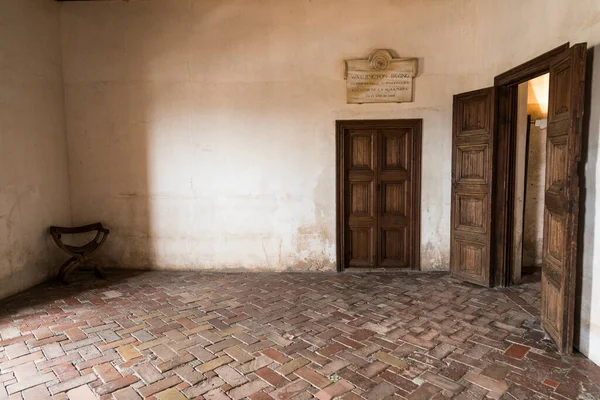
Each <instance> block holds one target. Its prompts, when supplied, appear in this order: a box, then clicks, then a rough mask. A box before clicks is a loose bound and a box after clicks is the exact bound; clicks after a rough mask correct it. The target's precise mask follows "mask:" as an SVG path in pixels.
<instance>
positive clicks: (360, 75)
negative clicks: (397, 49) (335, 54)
mask: <svg viewBox="0 0 600 400" xmlns="http://www.w3.org/2000/svg"><path fill="white" fill-rule="evenodd" d="M416 75H417V59H416V58H393V57H392V54H391V53H390V52H389V51H388V50H375V51H374V52H373V53H371V55H369V57H368V58H367V59H361V60H346V99H347V102H348V104H361V103H403V102H410V101H412V99H413V78H414V77H415V76H416Z"/></svg>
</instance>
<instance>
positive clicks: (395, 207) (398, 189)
mask: <svg viewBox="0 0 600 400" xmlns="http://www.w3.org/2000/svg"><path fill="white" fill-rule="evenodd" d="M415 136H416V133H415V129H413V128H412V127H407V128H400V127H398V128H394V129H380V130H379V131H378V136H377V139H378V143H377V144H378V150H379V157H378V161H379V162H378V164H377V196H378V203H379V207H378V209H377V217H378V226H377V232H378V234H377V255H378V266H380V267H387V268H408V267H411V262H413V261H414V258H415V255H413V254H412V252H414V251H419V249H415V248H414V246H413V244H412V243H411V238H413V237H415V235H418V234H419V233H418V231H417V232H415V229H417V226H418V224H417V223H416V221H414V217H413V216H414V215H415V213H414V212H413V208H414V207H418V205H417V204H414V202H413V198H414V191H415V190H417V188H416V187H415V185H414V183H415V180H416V178H415V175H416V173H415V170H416V169H417V168H418V166H417V165H415V163H414V162H413V160H414V155H413V152H414V151H415V148H414V146H412V144H413V143H414V141H415Z"/></svg>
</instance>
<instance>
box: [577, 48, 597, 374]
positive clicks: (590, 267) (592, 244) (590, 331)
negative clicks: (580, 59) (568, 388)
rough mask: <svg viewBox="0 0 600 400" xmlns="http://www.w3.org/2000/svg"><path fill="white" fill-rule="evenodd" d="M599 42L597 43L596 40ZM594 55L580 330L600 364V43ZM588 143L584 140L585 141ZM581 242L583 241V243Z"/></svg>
mask: <svg viewBox="0 0 600 400" xmlns="http://www.w3.org/2000/svg"><path fill="white" fill-rule="evenodd" d="M596 44H597V43H596ZM590 55H591V56H592V57H593V60H594V65H593V70H592V71H591V73H590V74H589V75H590V76H591V85H590V88H589V89H590V93H589V95H588V96H589V97H590V104H591V107H590V109H589V120H588V121H586V124H589V126H588V129H587V130H588V132H589V135H588V138H587V141H588V143H587V154H586V153H584V155H583V162H584V171H585V179H584V182H583V185H582V186H583V191H582V192H581V194H582V196H583V197H584V205H583V208H582V209H581V210H580V212H583V218H582V219H583V226H580V229H581V230H582V231H583V249H582V254H583V261H582V265H581V266H582V271H580V274H581V286H582V290H581V298H580V299H578V302H577V304H578V305H579V304H580V307H579V309H580V321H581V322H580V332H579V338H578V342H579V343H578V348H579V350H580V351H581V352H582V353H583V354H585V355H586V356H587V357H588V358H590V359H591V360H592V361H594V362H595V363H596V364H598V365H600V196H599V194H600V193H599V191H598V189H597V188H598V187H600V162H599V160H598V150H599V145H600V143H599V137H600V45H598V44H597V45H596V46H595V47H594V48H593V49H592V50H591V51H590V52H588V57H589V56H590ZM584 143H585V141H584ZM580 243H581V242H580Z"/></svg>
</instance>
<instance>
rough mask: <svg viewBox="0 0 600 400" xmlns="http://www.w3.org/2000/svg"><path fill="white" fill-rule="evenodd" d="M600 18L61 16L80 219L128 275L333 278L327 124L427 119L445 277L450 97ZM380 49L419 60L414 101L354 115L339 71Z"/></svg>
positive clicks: (317, 11) (86, 5)
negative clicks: (106, 231)
mask: <svg viewBox="0 0 600 400" xmlns="http://www.w3.org/2000/svg"><path fill="white" fill-rule="evenodd" d="M599 8H600V5H599V4H598V2H597V1H595V0H583V1H578V2H577V5H576V6H574V5H573V4H571V3H570V2H564V1H562V0H554V1H552V2H550V3H549V2H546V1H541V0H538V1H529V2H521V1H520V0H511V1H503V2H496V1H491V0H487V1H480V0H452V1H434V0H427V1H421V0H419V1H416V0H397V1H389V0H372V1H368V2H366V1H362V0H330V1H309V0H298V1H281V0H262V1H259V0H255V1H248V0H225V1H223V0H218V1H217V0H204V1H201V0H198V1H194V0H178V1H168V0H147V1H130V2H74V3H66V4H63V6H62V23H63V25H62V34H63V35H62V39H63V55H64V76H65V83H66V99H67V100H66V110H67V119H68V136H69V152H70V157H71V160H72V163H71V180H72V184H73V191H72V193H73V194H72V203H73V216H74V219H75V221H76V222H89V221H93V220H103V221H105V222H107V223H108V224H109V225H110V226H111V227H112V228H113V231H114V235H113V237H112V238H111V240H109V242H108V248H107V252H108V253H109V254H112V255H113V258H114V260H116V261H117V262H118V263H119V264H120V265H123V266H128V267H140V268H146V267H151V266H152V267H161V268H196V267H219V268H230V267H247V268H270V269H282V268H299V269H306V268H318V269H328V270H333V268H334V262H335V195H334V186H335V171H334V166H335V157H334V152H335V150H334V149H335V142H334V121H335V120H336V119H348V118H423V119H424V126H423V129H424V130H423V189H422V199H423V204H422V210H423V215H422V238H421V241H422V250H421V252H422V267H423V269H446V268H447V267H448V259H449V232H450V146H451V105H452V95H453V94H455V93H459V92H463V91H467V90H472V89H477V88H480V87H484V86H489V85H491V84H492V82H493V77H494V76H495V75H496V74H498V73H500V72H503V71H504V70H506V69H508V68H510V67H513V66H515V65H517V64H519V63H521V62H524V61H526V60H528V59H530V58H532V57H533V56H536V55H538V54H540V53H541V52H544V51H547V50H549V49H551V48H553V47H555V46H557V45H559V44H561V43H563V42H565V41H568V40H570V41H572V42H576V41H583V40H589V41H591V42H594V41H598V40H599V37H600V32H599V29H598V25H599V24H598V19H597V11H598V9H599ZM534 13H535V14H536V15H539V18H536V21H538V22H537V23H536V22H534V23H532V22H531V21H530V18H529V16H530V15H532V14H534ZM490 21H494V23H490ZM519 22H522V24H519ZM524 37H527V38H528V39H527V40H523V38H524ZM507 43H510V46H507ZM375 48H389V49H392V50H394V51H396V52H397V53H398V54H399V55H400V56H415V57H419V58H420V73H419V76H418V77H417V79H416V81H415V90H416V92H415V101H414V103H411V104H390V105H346V104H345V97H344V96H345V91H344V80H343V74H344V63H343V60H344V59H347V58H355V57H363V56H366V55H367V54H368V53H369V52H370V51H371V50H373V49H375Z"/></svg>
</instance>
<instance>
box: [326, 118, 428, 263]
mask: <svg viewBox="0 0 600 400" xmlns="http://www.w3.org/2000/svg"><path fill="white" fill-rule="evenodd" d="M337 148H338V157H339V156H341V157H339V158H338V237H339V239H338V247H339V248H338V257H339V260H340V269H343V268H346V267H363V268H377V267H386V268H418V267H419V252H420V184H421V182H420V179H421V176H420V173H421V158H420V156H421V120H376V121H338V138H337ZM340 198H341V200H342V201H339V200H340Z"/></svg>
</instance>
